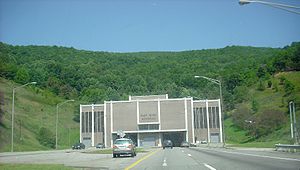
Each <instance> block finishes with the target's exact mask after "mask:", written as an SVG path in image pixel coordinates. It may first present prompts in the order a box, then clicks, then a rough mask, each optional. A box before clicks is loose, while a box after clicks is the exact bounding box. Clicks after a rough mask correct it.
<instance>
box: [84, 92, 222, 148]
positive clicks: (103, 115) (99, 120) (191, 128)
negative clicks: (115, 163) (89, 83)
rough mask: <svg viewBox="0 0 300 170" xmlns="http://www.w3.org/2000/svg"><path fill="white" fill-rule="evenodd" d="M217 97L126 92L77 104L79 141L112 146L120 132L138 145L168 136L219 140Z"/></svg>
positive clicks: (156, 143) (158, 141) (157, 142)
mask: <svg viewBox="0 0 300 170" xmlns="http://www.w3.org/2000/svg"><path fill="white" fill-rule="evenodd" d="M221 117H222V116H221V107H220V100H219V99H218V100H196V101H194V100H193V98H168V95H152V96H129V100H128V101H105V102H104V104H91V105H80V142H82V143H84V144H85V145H86V146H95V145H96V144H97V143H104V144H105V146H106V147H112V145H113V141H114V140H115V139H116V138H117V137H118V135H119V134H120V133H121V132H122V133H125V134H126V136H125V137H128V138H131V139H132V140H133V141H134V142H135V143H136V144H137V145H138V146H161V145H162V141H163V140H165V139H170V140H172V141H173V143H174V145H175V146H176V145H177V146H178V145H180V143H181V142H182V141H188V142H190V143H198V142H201V141H206V142H208V143H222V142H223V133H222V118H221Z"/></svg>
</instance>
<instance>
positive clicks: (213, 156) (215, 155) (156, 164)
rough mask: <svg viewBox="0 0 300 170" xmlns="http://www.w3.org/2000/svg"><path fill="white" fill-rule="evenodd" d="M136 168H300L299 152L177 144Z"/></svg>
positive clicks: (209, 169)
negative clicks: (187, 146)
mask: <svg viewBox="0 0 300 170" xmlns="http://www.w3.org/2000/svg"><path fill="white" fill-rule="evenodd" d="M132 169H147V170H152V169H153V170H159V169H163V170H165V169H170V170H171V169H172V170H173V169H178V170H179V169H186V170H193V169H195V170H196V169H198V170H202V169H203V170H215V169H222V170H226V169H228V170H235V169H237V170H241V169H243V170H247V169H249V170H250V169H255V170H260V169H261V170H268V169H270V170H274V169H280V170H282V169H285V170H287V169H294V170H299V169H300V155H299V153H296V154H292V153H280V152H266V151H256V150H255V151H251V150H230V149H220V148H218V149H209V148H174V149H165V150H160V151H158V152H157V153H155V154H154V155H153V156H151V157H149V158H147V159H146V160H143V162H141V163H139V164H137V165H136V166H134V167H133V168H132Z"/></svg>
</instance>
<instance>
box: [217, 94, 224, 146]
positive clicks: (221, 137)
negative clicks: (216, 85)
mask: <svg viewBox="0 0 300 170" xmlns="http://www.w3.org/2000/svg"><path fill="white" fill-rule="evenodd" d="M218 104H219V122H220V123H219V124H220V127H219V128H220V142H221V143H223V124H222V113H221V100H220V99H219V100H218Z"/></svg>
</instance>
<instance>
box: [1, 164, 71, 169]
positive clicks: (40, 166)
mask: <svg viewBox="0 0 300 170" xmlns="http://www.w3.org/2000/svg"><path fill="white" fill-rule="evenodd" d="M0 169H1V170H40V169H43V170H55V169H59V170H71V169H73V168H71V167H66V166H64V165H60V164H59V165H57V164H0Z"/></svg>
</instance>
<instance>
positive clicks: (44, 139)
mask: <svg viewBox="0 0 300 170" xmlns="http://www.w3.org/2000/svg"><path fill="white" fill-rule="evenodd" d="M37 139H38V140H39V142H40V144H41V145H43V146H46V147H49V148H55V135H54V134H53V133H52V132H51V131H50V130H49V129H47V128H45V127H42V128H40V130H39V133H38V136H37Z"/></svg>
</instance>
